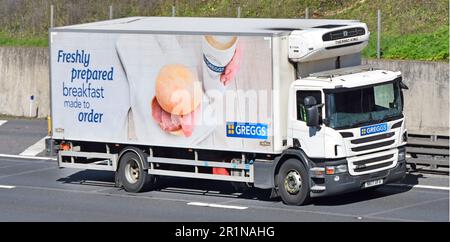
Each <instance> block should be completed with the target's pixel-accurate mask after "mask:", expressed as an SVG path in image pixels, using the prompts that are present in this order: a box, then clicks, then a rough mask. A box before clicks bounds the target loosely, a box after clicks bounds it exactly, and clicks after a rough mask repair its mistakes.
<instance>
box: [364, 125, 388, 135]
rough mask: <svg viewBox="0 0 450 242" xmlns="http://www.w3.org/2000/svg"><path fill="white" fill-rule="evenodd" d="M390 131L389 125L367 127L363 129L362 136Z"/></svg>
mask: <svg viewBox="0 0 450 242" xmlns="http://www.w3.org/2000/svg"><path fill="white" fill-rule="evenodd" d="M387 130H388V125H387V123H382V124H377V125H372V126H367V127H362V128H361V136H364V135H369V134H376V133H382V132H385V131H387Z"/></svg>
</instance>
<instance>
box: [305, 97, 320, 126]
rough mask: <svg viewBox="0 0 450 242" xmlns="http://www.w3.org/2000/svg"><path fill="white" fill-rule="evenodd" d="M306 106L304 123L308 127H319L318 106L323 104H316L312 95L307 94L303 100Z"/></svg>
mask: <svg viewBox="0 0 450 242" xmlns="http://www.w3.org/2000/svg"><path fill="white" fill-rule="evenodd" d="M303 103H304V105H305V107H306V125H307V126H309V127H319V117H320V115H319V108H320V107H322V106H323V104H319V105H317V100H316V98H315V97H313V96H307V97H305V99H304V100H303Z"/></svg>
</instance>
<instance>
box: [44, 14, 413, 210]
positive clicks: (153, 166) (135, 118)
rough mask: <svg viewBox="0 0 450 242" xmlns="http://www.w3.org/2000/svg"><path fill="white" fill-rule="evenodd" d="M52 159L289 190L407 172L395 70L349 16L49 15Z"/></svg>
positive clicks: (326, 191)
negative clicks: (58, 22) (383, 64)
mask: <svg viewBox="0 0 450 242" xmlns="http://www.w3.org/2000/svg"><path fill="white" fill-rule="evenodd" d="M49 39H50V61H51V68H50V77H51V120H52V122H51V135H52V141H53V143H54V147H55V149H56V152H57V156H58V164H59V166H60V167H71V168H81V169H93V170H108V171H113V172H115V177H116V185H118V186H123V187H124V189H125V190H127V191H129V192H139V191H141V190H142V189H144V188H149V187H150V188H151V187H152V186H153V185H154V184H155V183H156V181H157V178H158V177H159V176H175V177H188V178H199V179H206V180H207V179H210V180H224V181H230V182H233V183H238V184H246V185H248V186H254V187H259V188H266V189H272V196H281V198H282V200H283V201H284V202H285V203H287V204H294V205H300V204H304V203H306V202H307V201H308V200H309V199H310V198H313V197H319V196H329V195H334V194H341V193H345V192H350V191H357V190H361V189H366V188H371V187H376V186H379V185H381V184H385V183H389V182H394V181H398V180H400V179H402V178H403V177H404V176H405V171H406V163H405V148H404V147H405V144H406V137H407V135H406V129H405V120H404V116H403V103H404V102H403V95H402V89H406V88H407V87H406V85H405V84H404V83H403V82H402V77H401V73H400V72H394V71H388V70H378V69H375V68H372V67H369V66H362V65H361V55H360V52H361V50H362V49H363V48H364V47H365V46H366V45H367V43H368V40H369V31H368V29H367V26H366V24H364V23H361V22H359V21H355V20H319V19H314V20H308V19H247V18H239V19H236V18H187V17H186V18H182V17H131V18H123V19H116V20H109V21H103V22H95V23H87V24H80V25H73V26H65V27H56V28H52V29H50V32H49Z"/></svg>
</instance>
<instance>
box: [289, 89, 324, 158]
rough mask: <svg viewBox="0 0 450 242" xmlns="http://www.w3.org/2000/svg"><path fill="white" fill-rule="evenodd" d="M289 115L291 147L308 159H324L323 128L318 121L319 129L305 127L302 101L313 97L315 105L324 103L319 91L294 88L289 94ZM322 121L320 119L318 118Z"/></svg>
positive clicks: (321, 114)
mask: <svg viewBox="0 0 450 242" xmlns="http://www.w3.org/2000/svg"><path fill="white" fill-rule="evenodd" d="M291 95H292V97H293V98H290V99H289V100H290V102H291V103H290V105H289V106H290V107H291V108H290V115H289V124H288V127H289V134H290V136H291V137H290V138H291V140H289V143H290V144H291V145H292V146H295V147H299V148H301V149H302V150H303V151H304V152H305V153H306V155H307V156H308V157H312V158H321V157H325V150H324V144H325V128H324V125H323V123H322V122H321V121H320V125H319V127H310V126H307V122H306V121H307V118H308V117H307V116H308V115H307V111H306V108H307V107H306V106H305V103H304V100H305V98H306V97H314V98H315V99H316V101H317V104H318V105H319V104H321V103H324V95H323V92H322V90H320V89H310V88H302V87H296V88H294V89H293V93H291ZM319 113H320V117H323V115H324V108H323V107H322V108H320V112H319ZM320 120H322V118H320ZM291 142H292V143H291Z"/></svg>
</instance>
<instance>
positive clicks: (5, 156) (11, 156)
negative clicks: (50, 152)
mask: <svg viewBox="0 0 450 242" xmlns="http://www.w3.org/2000/svg"><path fill="white" fill-rule="evenodd" d="M0 158H16V159H29V160H56V158H54V157H39V156H25V155H8V154H0Z"/></svg>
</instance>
